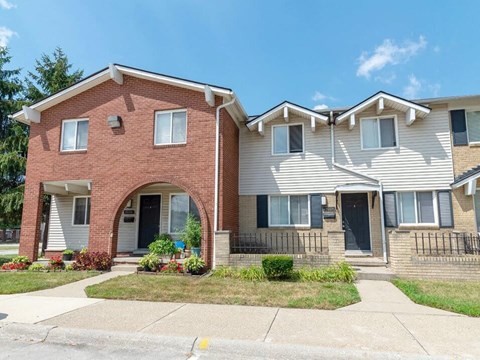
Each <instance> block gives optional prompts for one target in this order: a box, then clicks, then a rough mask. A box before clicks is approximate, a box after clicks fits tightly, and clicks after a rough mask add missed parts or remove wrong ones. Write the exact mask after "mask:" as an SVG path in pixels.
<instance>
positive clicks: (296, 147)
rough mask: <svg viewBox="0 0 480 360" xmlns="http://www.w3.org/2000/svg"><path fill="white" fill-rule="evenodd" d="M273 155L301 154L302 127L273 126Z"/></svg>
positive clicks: (299, 125) (297, 125)
mask: <svg viewBox="0 0 480 360" xmlns="http://www.w3.org/2000/svg"><path fill="white" fill-rule="evenodd" d="M272 129H273V131H272V143H273V149H272V150H273V154H275V155H282V154H294V153H302V152H303V125H302V124H296V125H274V126H273V127H272Z"/></svg>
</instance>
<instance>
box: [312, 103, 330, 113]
mask: <svg viewBox="0 0 480 360" xmlns="http://www.w3.org/2000/svg"><path fill="white" fill-rule="evenodd" d="M325 109H328V105H327V104H319V105H315V107H314V108H313V110H316V111H319V110H325Z"/></svg>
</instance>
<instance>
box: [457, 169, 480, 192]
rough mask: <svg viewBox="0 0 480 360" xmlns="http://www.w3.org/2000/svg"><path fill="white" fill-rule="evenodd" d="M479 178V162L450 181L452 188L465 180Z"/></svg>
mask: <svg viewBox="0 0 480 360" xmlns="http://www.w3.org/2000/svg"><path fill="white" fill-rule="evenodd" d="M478 178H480V164H479V165H477V166H475V167H473V168H471V169H470V170H467V171H465V172H464V173H463V174H460V175H458V176H457V177H456V178H455V181H454V182H453V183H452V187H453V188H454V189H456V188H459V187H460V186H462V185H465V184H466V183H467V182H469V181H472V180H476V179H478Z"/></svg>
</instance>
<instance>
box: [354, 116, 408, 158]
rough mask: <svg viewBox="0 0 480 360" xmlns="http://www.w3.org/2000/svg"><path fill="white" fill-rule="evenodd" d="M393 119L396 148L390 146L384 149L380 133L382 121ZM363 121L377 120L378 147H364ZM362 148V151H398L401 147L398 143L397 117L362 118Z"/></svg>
mask: <svg viewBox="0 0 480 360" xmlns="http://www.w3.org/2000/svg"><path fill="white" fill-rule="evenodd" d="M391 118H393V127H394V129H395V143H396V146H388V147H382V135H381V131H380V119H391ZM363 120H376V121H377V132H378V146H379V147H375V148H364V147H363V126H362V121H363ZM360 147H361V149H362V150H365V151H369V150H383V149H387V150H388V149H398V148H399V147H400V143H399V141H398V122H397V115H395V114H394V115H383V116H368V117H362V118H360Z"/></svg>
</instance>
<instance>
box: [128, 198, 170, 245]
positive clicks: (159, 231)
mask: <svg viewBox="0 0 480 360" xmlns="http://www.w3.org/2000/svg"><path fill="white" fill-rule="evenodd" d="M149 195H160V215H159V219H158V233H159V234H161V233H162V204H163V194H162V193H140V194H138V195H137V206H136V208H137V210H136V211H137V216H136V217H137V224H136V226H135V246H136V248H135V250H134V251H138V250H144V249H145V248H139V247H138V242H139V241H140V237H139V236H138V235H139V233H140V198H141V197H142V196H149ZM123 210H125V208H124V209H122V214H123Z"/></svg>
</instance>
